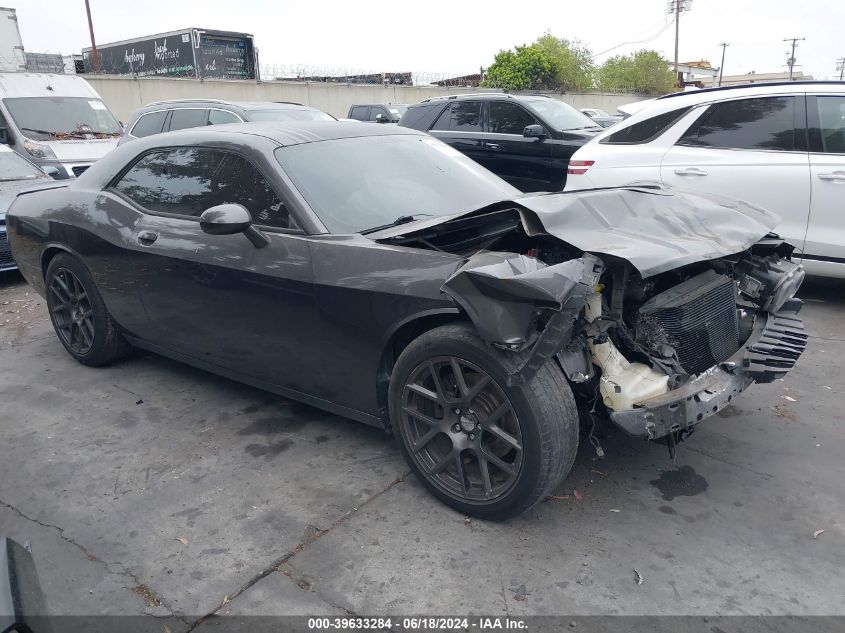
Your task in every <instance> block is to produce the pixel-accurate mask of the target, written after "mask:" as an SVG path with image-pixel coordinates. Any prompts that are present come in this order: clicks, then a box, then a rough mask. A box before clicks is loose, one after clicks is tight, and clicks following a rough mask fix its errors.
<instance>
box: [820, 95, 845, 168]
mask: <svg viewBox="0 0 845 633" xmlns="http://www.w3.org/2000/svg"><path fill="white" fill-rule="evenodd" d="M816 107H817V109H818V116H819V126H818V128H819V131H818V136H819V143H816V145H820V149H821V151H822V152H824V153H826V154H845V97H839V96H821V95H819V96H818V97H816Z"/></svg>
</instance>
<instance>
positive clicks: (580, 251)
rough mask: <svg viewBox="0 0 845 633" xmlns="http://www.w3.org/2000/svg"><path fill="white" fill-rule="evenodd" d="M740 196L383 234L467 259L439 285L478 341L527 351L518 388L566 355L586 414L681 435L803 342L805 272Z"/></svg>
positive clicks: (587, 198)
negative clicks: (737, 199) (801, 315)
mask: <svg viewBox="0 0 845 633" xmlns="http://www.w3.org/2000/svg"><path fill="white" fill-rule="evenodd" d="M775 223H776V218H774V217H773V216H771V215H770V214H767V213H766V212H765V211H762V210H759V209H756V208H753V207H749V206H748V205H745V204H743V203H739V202H734V201H724V200H721V199H716V198H712V197H707V196H698V195H693V194H688V193H683V194H681V193H678V192H674V193H672V192H667V191H664V190H655V191H652V190H640V189H613V190H596V191H592V192H582V193H580V194H579V195H574V194H573V195H572V196H569V197H567V196H566V195H563V194H561V195H549V196H534V197H530V198H523V199H520V200H519V201H516V202H511V203H508V202H503V203H500V204H496V205H491V206H489V207H486V208H484V209H479V210H477V211H474V212H471V213H467V214H461V215H459V216H456V217H452V218H449V219H447V220H443V219H439V220H437V219H431V220H428V221H425V222H422V223H421V224H420V225H419V226H417V227H416V228H413V229H410V230H409V229H408V228H401V227H397V228H395V229H393V230H392V231H389V232H388V233H386V234H384V235H383V236H381V237H380V238H379V239H380V241H385V242H388V243H392V244H402V245H406V246H411V247H416V248H425V249H434V250H438V251H444V252H449V253H453V254H459V255H462V256H463V257H464V258H465V260H464V264H463V265H462V266H460V267H459V268H458V269H457V270H456V272H455V273H454V274H453V275H452V276H451V277H450V278H449V279H447V280H446V281H445V283H444V284H443V287H442V290H443V292H445V293H447V294H448V295H449V296H451V297H452V298H453V299H454V300H455V302H456V303H457V304H458V305H460V306H461V308H462V309H463V311H464V312H465V313H466V314H467V316H468V317H469V318H470V319H471V320H472V322H473V324H474V325H475V327H476V329H477V331H478V333H479V335H480V336H481V338H482V339H484V340H485V341H486V342H487V343H488V344H490V345H492V346H494V347H497V348H499V349H501V350H503V351H504V352H505V353H514V354H518V355H519V356H520V358H521V361H520V366H519V368H518V369H517V370H516V371H514V372H513V373H512V375H510V376H509V379H508V380H509V383H510V384H519V383H522V382H525V381H528V380H531V379H532V377H533V376H534V374H535V373H536V372H537V370H538V369H539V368H540V367H542V366H543V364H544V363H546V362H548V361H549V360H550V359H552V358H555V359H556V361H557V362H558V363H559V365H560V367H561V369H562V370H563V372H564V373H565V374H566V376H567V378H568V379H569V382H570V384H571V385H572V388H573V391H574V393H575V395H576V398H579V399H580V402H581V404H582V405H583V406H582V409H585V410H588V411H590V412H591V413H592V414H593V415H594V416H601V417H606V418H609V419H610V420H612V421H613V422H615V423H616V424H617V425H618V426H620V427H621V428H623V429H624V430H625V431H627V432H628V433H630V434H632V435H637V436H642V437H645V438H648V439H659V438H661V437H665V436H671V438H672V439H673V440H678V439H683V436H684V434H685V433H688V432H689V431H690V430H691V429H692V428H693V427H694V426H695V425H696V424H698V423H699V422H700V421H701V420H704V419H706V418H707V417H709V416H712V415H713V414H715V413H716V412H718V411H719V409H721V408H723V407H725V406H726V405H727V404H728V403H730V402H731V401H732V400H733V398H734V397H736V395H737V394H739V393H740V392H741V391H743V390H744V389H745V388H746V387H748V385H750V384H751V383H752V382H771V381H772V380H775V379H776V378H779V377H781V376H783V375H784V374H785V373H786V372H787V371H789V370H790V369H791V368H792V367H793V365H794V364H795V362H796V360H797V359H798V358H799V357H800V355H801V353H802V352H803V350H804V347H805V345H806V340H807V336H806V334H804V330H803V325H802V324H801V320H800V318H799V317H798V312H799V310H800V307H801V303H800V301H798V300H797V299H794V295H795V293H796V292H797V290H798V288H799V287H800V285H801V282H802V281H803V279H804V270H803V268H802V267H801V265H800V264H798V263H796V262H793V261H792V259H791V256H792V251H793V247H792V246H791V245H789V244H787V243H785V242H783V241H782V240H780V239H779V238H777V236H775V235H773V234H771V233H768V231H770V230H771V227H772V226H774V224H775Z"/></svg>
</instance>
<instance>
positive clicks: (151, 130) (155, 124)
mask: <svg viewBox="0 0 845 633" xmlns="http://www.w3.org/2000/svg"><path fill="white" fill-rule="evenodd" d="M166 117H167V110H161V111H160V112H149V113H147V114H142V115H141V116H140V118H139V119H138V120H137V121H136V122H135V125H134V126H133V127H132V132H131V134H132V136H137V137H138V138H143V137H144V136H151V135H153V134H158V133H159V132H161V128H162V126H163V125H164V119H165V118H166Z"/></svg>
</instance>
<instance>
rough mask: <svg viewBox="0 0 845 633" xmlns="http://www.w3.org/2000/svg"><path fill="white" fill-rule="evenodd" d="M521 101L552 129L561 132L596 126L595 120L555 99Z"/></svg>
mask: <svg viewBox="0 0 845 633" xmlns="http://www.w3.org/2000/svg"><path fill="white" fill-rule="evenodd" d="M522 103H524V104H525V105H527V106H528V107H529V108H531V109H532V110H534V112H536V113H537V114H539V115H540V117H541V118H542V119H544V120H545V121H546V123H548V124H549V125H551V126H552V127H553V128H554V129H556V130H559V131H561V132H563V131H566V130H583V129H584V128H588V127H596V123H595V121H593V120H592V119H591V118H590V117H588V116H587V115H586V114H584V113H583V112H580V111H578V110H576V109H575V108H573V107H572V106H571V105H569V104H566V103H564V102H563V101H558V100H557V99H527V100H524V101H523V102H522Z"/></svg>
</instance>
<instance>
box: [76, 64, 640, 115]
mask: <svg viewBox="0 0 845 633" xmlns="http://www.w3.org/2000/svg"><path fill="white" fill-rule="evenodd" d="M85 79H86V80H87V81H88V83H90V84H91V85H92V86H93V87H94V90H96V91H97V92H98V93H100V96H102V97H103V101H105V102H106V105H108V106H109V108H110V109H111V111H112V112H114V114H115V115H116V116H117V117H118V118H119V119H120V120H122V121H124V122H126V121H127V120H128V119H129V115H130V114H131V112H132V111H133V110H135V109H136V108H140V107H141V106H144V105H146V104H148V103H150V102H151V101H160V100H163V99H203V98H205V99H209V98H214V99H228V100H231V101H295V102H297V103H303V104H305V105H310V106H313V107H315V108H318V109H320V110H323V111H324V112H328V113H329V114H333V115H334V116H336V117H345V116H346V115H347V113H348V112H349V106H350V105H352V104H353V103H417V102H418V101H422V100H423V99H428V98H429V97H437V96H441V95H449V94H460V93H468V92H485V91H484V90H482V89H479V88H440V87H439V86H392V85H387V86H377V85H359V84H328V83H310V82H290V81H266V82H255V81H234V80H226V81H224V80H217V81H214V80H203V81H198V80H196V79H173V78H162V77H143V78H133V77H110V76H94V75H85ZM488 92H489V91H488ZM494 92H495V91H494ZM548 94H549V96H552V97H554V98H556V99H560V100H561V101H565V102H566V103H569V104H571V105H573V106H575V107H576V108H587V107H593V108H595V107H598V108H604V109H605V110H607V111H609V112H613V111H615V109H616V107H617V106H620V105H622V104H625V103H630V102H631V101H638V100H640V99H643V98H644V97H641V96H639V95H630V94H622V95H619V94H602V93H583V94H576V93H564V94H555V93H548Z"/></svg>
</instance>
